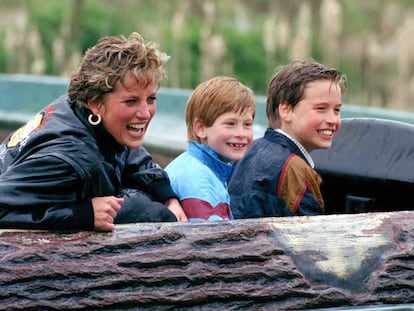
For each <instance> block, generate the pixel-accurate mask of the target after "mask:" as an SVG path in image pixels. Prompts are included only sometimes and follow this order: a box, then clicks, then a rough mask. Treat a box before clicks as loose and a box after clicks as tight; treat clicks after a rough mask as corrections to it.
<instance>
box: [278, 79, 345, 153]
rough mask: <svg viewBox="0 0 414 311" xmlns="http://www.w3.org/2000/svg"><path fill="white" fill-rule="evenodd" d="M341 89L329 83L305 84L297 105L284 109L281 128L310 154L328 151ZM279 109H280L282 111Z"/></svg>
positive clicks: (338, 123)
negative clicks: (314, 151) (323, 149)
mask: <svg viewBox="0 0 414 311" xmlns="http://www.w3.org/2000/svg"><path fill="white" fill-rule="evenodd" d="M341 105H342V104H341V89H340V87H339V86H338V85H337V84H335V83H332V81H330V80H317V81H313V82H310V83H308V84H307V85H306V87H305V90H304V94H303V98H302V100H300V101H299V102H298V103H297V105H296V106H295V107H294V108H292V107H288V108H286V109H285V113H283V116H282V126H281V129H282V130H283V131H285V132H286V133H287V134H289V135H290V136H292V137H293V138H295V139H296V140H297V141H298V142H299V143H301V144H302V145H303V147H304V148H305V149H306V151H308V152H311V151H313V150H315V149H319V148H329V147H330V146H331V144H332V139H333V137H334V135H335V134H336V132H337V131H338V130H339V128H340V127H341V114H340V112H341ZM282 110H283V109H282Z"/></svg>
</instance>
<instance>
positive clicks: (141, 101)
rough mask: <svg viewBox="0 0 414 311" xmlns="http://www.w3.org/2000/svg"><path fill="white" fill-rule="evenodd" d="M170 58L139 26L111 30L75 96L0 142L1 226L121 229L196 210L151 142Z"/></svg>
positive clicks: (76, 78)
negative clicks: (147, 142)
mask: <svg viewBox="0 0 414 311" xmlns="http://www.w3.org/2000/svg"><path fill="white" fill-rule="evenodd" d="M167 59H168V56H167V55H166V54H165V53H163V52H161V51H159V50H158V46H157V45H156V44H155V43H153V42H144V40H143V38H142V37H141V35H139V34H138V33H132V34H131V35H130V36H129V37H128V38H127V39H126V38H125V37H123V36H120V37H104V38H102V39H101V40H99V41H98V43H97V44H96V45H95V46H94V47H92V48H91V49H89V50H88V51H87V52H86V53H85V55H84V57H83V59H82V61H81V64H80V67H79V68H78V69H77V70H76V71H75V72H74V73H73V74H72V77H71V80H70V83H69V88H68V92H67V96H62V97H60V98H58V99H57V100H56V101H54V102H53V103H52V104H50V105H49V106H47V107H45V108H44V109H43V110H42V111H41V112H39V113H38V114H37V115H36V116H35V117H34V118H33V119H32V120H30V121H29V122H28V123H27V124H26V125H25V126H23V127H22V128H20V129H19V130H17V131H16V132H15V133H13V134H11V135H10V136H9V137H8V138H7V139H6V140H5V141H4V142H3V143H2V144H1V146H0V173H1V175H0V227H2V228H26V229H27V228H34V229H57V230H93V229H94V230H102V231H112V230H114V229H115V226H114V223H125V222H144V221H176V220H179V221H186V220H187V218H186V216H185V214H184V212H183V210H182V208H181V206H180V204H179V201H178V200H177V198H176V195H175V193H174V192H173V191H172V189H171V187H170V182H169V179H168V176H167V175H166V173H165V172H164V171H163V170H162V169H161V168H160V167H159V165H157V164H156V163H154V162H153V161H152V158H151V156H150V155H149V154H148V153H147V152H146V150H145V149H144V148H143V147H142V143H143V138H144V135H145V132H146V130H147V128H148V125H149V123H150V121H151V119H152V117H153V116H154V114H155V111H156V95H157V89H158V87H159V83H160V80H161V79H162V78H163V77H164V76H165V75H166V72H165V68H164V65H165V62H166V61H167Z"/></svg>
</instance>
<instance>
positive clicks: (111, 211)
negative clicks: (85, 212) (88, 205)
mask: <svg viewBox="0 0 414 311" xmlns="http://www.w3.org/2000/svg"><path fill="white" fill-rule="evenodd" d="M123 202H124V199H123V198H117V197H114V196H107V197H95V198H92V206H93V213H94V225H95V229H96V230H98V231H114V230H115V225H114V218H115V216H116V214H117V213H118V211H119V210H120V209H121V204H122V203H123Z"/></svg>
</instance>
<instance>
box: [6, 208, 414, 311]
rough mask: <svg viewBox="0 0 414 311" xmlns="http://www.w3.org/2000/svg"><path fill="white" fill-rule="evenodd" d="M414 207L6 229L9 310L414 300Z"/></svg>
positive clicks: (286, 306)
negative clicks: (76, 228)
mask: <svg viewBox="0 0 414 311" xmlns="http://www.w3.org/2000/svg"><path fill="white" fill-rule="evenodd" d="M413 248H414V212H412V211H402V212H393V213H367V214H344V215H326V216H313V217H286V218H260V219H249V220H236V221H223V222H200V223H185V224H184V223H145V224H129V225H118V226H117V227H116V230H115V231H114V232H112V233H96V232H75V233H68V232H43V231H23V230H20V231H19V230H2V231H0V288H1V291H0V309H2V310H22V309H25V310H97V309H105V310H133V309H134V310H136V309H139V310H154V309H155V310H187V309H192V308H197V309H202V310H224V309H225V310H228V309H231V310H239V309H240V310H299V309H310V308H323V307H338V306H362V305H376V304H401V303H411V302H414V250H413Z"/></svg>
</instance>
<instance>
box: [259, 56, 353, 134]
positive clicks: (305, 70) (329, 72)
mask: <svg viewBox="0 0 414 311" xmlns="http://www.w3.org/2000/svg"><path fill="white" fill-rule="evenodd" d="M316 80H330V81H332V83H333V84H336V85H338V86H339V87H340V88H341V94H344V93H345V91H346V77H345V76H344V75H342V74H341V73H340V72H339V71H338V70H336V69H334V68H327V67H326V66H324V65H322V64H319V63H317V62H315V61H313V60H305V61H294V62H292V63H290V64H289V65H286V66H282V67H280V68H279V70H278V71H277V72H276V74H275V75H274V76H273V78H272V79H271V81H270V83H269V91H268V96H267V102H266V115H267V119H268V126H269V127H270V128H274V129H276V128H280V125H281V124H280V117H279V105H280V104H282V103H287V104H288V105H290V106H292V107H294V106H296V104H297V103H298V102H299V101H300V100H301V99H302V97H303V93H304V89H305V86H306V84H308V83H309V82H312V81H316Z"/></svg>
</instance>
